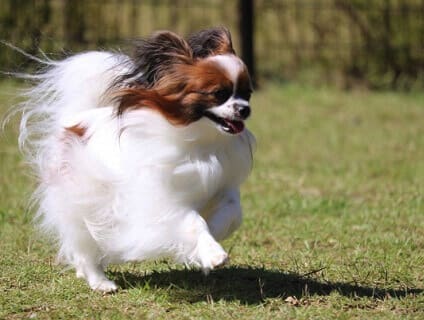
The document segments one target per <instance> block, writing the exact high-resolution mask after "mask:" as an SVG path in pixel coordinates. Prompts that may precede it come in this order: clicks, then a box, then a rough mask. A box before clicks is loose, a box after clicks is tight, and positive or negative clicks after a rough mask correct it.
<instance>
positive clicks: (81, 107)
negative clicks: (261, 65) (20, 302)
mask: <svg viewBox="0 0 424 320" xmlns="http://www.w3.org/2000/svg"><path fill="white" fill-rule="evenodd" d="M182 44H183V45H184V43H182ZM187 50H190V48H188V47H187ZM186 53H187V52H186ZM228 59H229V58H228ZM228 59H227V60H228ZM234 59H236V58H234ZM35 60H37V61H38V62H39V63H41V64H42V65H43V68H42V69H41V70H40V71H39V72H38V73H36V74H34V75H29V76H24V77H25V78H27V79H29V80H31V81H32V82H34V83H35V85H34V86H32V87H31V88H30V89H28V90H27V91H26V92H25V94H24V97H25V98H26V101H25V102H24V103H23V104H21V105H20V106H18V107H17V108H16V109H15V112H21V113H22V120H21V126H20V136H19V144H20V146H21V147H22V149H24V150H25V153H26V154H27V157H28V160H29V162H30V163H31V164H32V165H33V167H34V171H35V172H36V175H37V179H38V182H39V187H38V189H37V191H36V193H35V198H36V199H37V201H38V203H39V210H38V215H39V217H40V218H41V220H42V225H43V227H44V228H45V229H46V230H47V231H49V232H50V233H52V234H53V235H54V236H55V237H56V239H57V241H58V243H59V247H60V250H59V257H60V258H61V260H62V261H64V262H65V263H67V264H70V265H71V266H73V267H75V268H76V271H77V276H79V277H84V278H85V279H86V280H87V282H88V283H89V284H90V286H91V287H92V288H93V289H97V290H102V291H111V290H115V289H116V285H115V284H114V283H113V282H111V281H109V280H107V279H106V277H105V275H104V273H103V270H102V268H103V267H102V266H105V265H107V264H108V263H111V262H122V261H133V260H144V259H151V258H157V257H161V256H170V257H172V258H174V259H175V260H177V261H180V262H183V263H187V264H192V265H196V266H199V267H201V268H202V269H203V270H205V271H207V270H209V269H212V268H214V267H216V266H218V265H220V264H222V263H223V262H225V260H226V257H227V255H226V253H225V251H224V250H223V249H222V247H221V246H220V245H219V244H218V243H217V242H216V240H220V239H223V238H225V237H227V236H228V235H229V234H231V233H232V232H233V231H234V230H235V229H236V228H237V227H238V226H239V225H240V223H241V207H240V195H239V191H238V189H239V185H240V184H241V183H242V182H243V180H244V179H245V178H246V177H247V175H248V173H249V171H250V169H251V166H252V148H253V147H254V138H253V136H252V135H251V133H250V132H249V131H248V130H247V129H246V130H244V131H243V132H242V133H240V134H238V135H234V136H233V135H225V134H222V133H220V132H218V130H217V128H216V125H214V124H213V123H212V122H211V121H210V120H208V119H206V118H201V119H199V120H198V121H194V122H190V123H189V124H188V125H184V126H175V125H173V124H172V123H170V122H169V121H168V120H167V119H166V118H164V117H163V115H161V113H160V112H156V111H155V109H154V108H153V109H151V108H135V109H130V110H128V111H126V112H124V113H122V114H119V113H118V110H119V103H120V101H117V100H116V91H119V90H122V89H124V90H128V89H129V88H132V87H133V85H132V84H129V81H135V80H134V79H132V80H131V77H126V75H130V74H132V75H135V74H137V73H140V72H143V71H145V70H137V63H136V62H135V61H134V60H133V59H131V58H130V57H128V56H126V55H123V54H117V53H110V52H100V51H93V52H88V53H82V54H77V55H74V56H71V57H69V58H66V59H64V60H62V61H52V60H49V59H39V58H35ZM227 60H225V61H227ZM139 63H140V61H139ZM227 64H228V63H227ZM238 64H239V62H238V60H237V65H238ZM238 68H240V67H238ZM152 70H155V71H154V73H155V74H156V72H157V71H158V69H154V68H153V69H152ZM160 70H161V71H160V72H162V73H163V72H164V71H163V70H164V69H160ZM237 70H238V69H237ZM150 75H153V73H151V74H150ZM146 76H147V77H148V76H149V72H148V73H147V75H146ZM151 80H152V79H150V80H149V81H151ZM146 81H147V80H146ZM152 81H153V80H152ZM136 82H137V81H135V83H136ZM146 87H148V86H146ZM215 239H216V240H215Z"/></svg>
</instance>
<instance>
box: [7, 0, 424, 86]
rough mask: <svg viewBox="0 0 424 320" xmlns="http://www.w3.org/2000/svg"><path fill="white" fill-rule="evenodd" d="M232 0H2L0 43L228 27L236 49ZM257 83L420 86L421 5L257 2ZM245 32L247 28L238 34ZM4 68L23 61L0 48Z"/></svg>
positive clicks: (79, 41) (344, 0)
mask: <svg viewBox="0 0 424 320" xmlns="http://www.w3.org/2000/svg"><path fill="white" fill-rule="evenodd" d="M238 2H239V0H197V1H185V0H172V1H171V0H156V1H142V0H121V1H117V0H102V1H99V0H91V1H86V0H61V1H58V0H38V1H35V0H31V1H30V0H2V1H0V25H1V26H2V28H0V39H4V40H7V41H9V42H12V43H14V44H15V45H17V46H19V47H21V48H24V49H25V50H26V51H29V52H31V53H37V51H38V48H41V49H42V50H44V51H45V52H53V53H57V52H61V51H74V52H75V51H81V50H87V49H89V48H97V49H98V48H102V47H106V48H108V47H113V46H115V47H118V46H121V47H125V46H126V45H127V44H128V43H127V42H126V40H128V39H134V38H137V37H145V36H147V35H149V34H150V33H152V32H153V31H154V30H159V29H169V30H173V31H175V32H178V33H181V34H189V33H191V32H194V31H196V30H199V29H202V28H207V27H210V26H216V25H224V26H227V27H228V28H229V29H230V30H231V31H232V34H233V39H234V43H235V46H236V48H237V51H238V52H239V53H240V45H239V44H240V41H239V39H240V31H239V25H238V21H239V15H240V12H238V6H237V3H238ZM254 17H255V18H254V20H255V32H254V34H253V37H254V43H255V54H256V61H255V63H256V66H257V74H258V76H259V78H261V79H263V78H267V79H269V78H272V79H279V80H281V79H283V80H293V79H296V80H298V81H304V82H308V83H314V84H316V83H319V84H322V83H323V82H325V83H331V84H333V85H334V84H335V85H336V86H340V87H343V88H351V87H369V88H376V89H385V88H396V89H405V90H407V89H411V88H423V87H424V54H423V43H424V39H423V35H424V23H423V21H424V3H423V2H422V0H386V1H378V0H374V1H369V0H314V1H308V0H284V1H283V0H256V1H255V6H254ZM243 32H246V30H243ZM0 63H1V65H2V69H5V68H7V69H16V68H18V69H19V70H21V69H22V67H28V61H25V60H24V59H19V58H18V57H16V55H14V53H13V52H10V51H7V50H1V47H0Z"/></svg>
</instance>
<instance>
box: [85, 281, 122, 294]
mask: <svg viewBox="0 0 424 320" xmlns="http://www.w3.org/2000/svg"><path fill="white" fill-rule="evenodd" d="M90 287H91V289H93V290H95V291H99V292H103V293H111V292H115V291H116V290H118V286H117V285H116V283H115V282H113V281H111V280H108V279H102V280H99V281H97V282H95V283H90Z"/></svg>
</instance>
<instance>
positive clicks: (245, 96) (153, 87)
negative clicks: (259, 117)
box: [119, 28, 252, 134]
mask: <svg viewBox="0 0 424 320" xmlns="http://www.w3.org/2000/svg"><path fill="white" fill-rule="evenodd" d="M134 65H135V68H134V70H133V71H132V72H131V73H130V74H128V75H127V76H126V77H125V79H124V80H123V81H125V82H126V86H127V88H125V89H122V90H121V93H119V96H120V106H119V113H123V112H125V111H126V110H127V109H135V108H143V107H148V108H152V109H154V110H157V111H159V112H160V113H161V114H162V115H163V116H164V117H166V118H167V119H168V120H169V121H170V122H171V123H173V124H176V125H189V124H191V123H192V122H195V121H198V120H200V119H202V118H206V119H208V120H209V121H211V122H212V123H213V124H214V125H215V126H216V127H217V128H218V129H219V130H220V131H222V132H225V133H228V134H238V133H240V132H242V131H243V129H244V120H246V119H247V118H248V117H249V115H250V106H249V100H250V95H251V92H252V86H251V80H250V77H249V73H248V71H247V68H246V66H245V65H244V63H243V62H242V61H241V60H240V59H239V58H238V57H237V56H236V55H235V53H234V49H233V48H232V44H231V37H230V34H229V32H228V31H227V30H226V29H222V28H219V29H209V30H205V31H201V32H199V33H196V34H194V35H192V36H191V37H190V38H189V39H188V40H187V41H186V40H184V39H183V38H181V37H179V36H178V35H176V34H174V33H171V32H159V33H157V34H155V35H153V36H152V37H151V38H149V39H147V40H144V41H141V42H140V43H139V44H138V46H137V47H136V54H135V58H134Z"/></svg>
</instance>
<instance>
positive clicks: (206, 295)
mask: <svg viewBox="0 0 424 320" xmlns="http://www.w3.org/2000/svg"><path fill="white" fill-rule="evenodd" d="M109 275H111V277H112V278H113V279H114V280H115V281H116V282H117V283H118V284H119V285H120V287H121V288H124V289H129V288H134V287H135V288H139V287H143V288H145V287H148V288H161V289H166V290H168V292H170V293H169V295H170V297H171V299H173V300H175V301H188V302H198V301H205V300H208V299H213V300H215V301H217V300H224V301H240V303H245V304H246V303H247V304H259V303H262V302H263V301H264V300H265V299H266V298H282V299H286V298H288V297H292V298H290V299H295V301H296V300H297V299H299V300H301V299H302V298H305V297H308V296H310V295H320V296H327V295H330V294H331V293H332V292H338V293H339V294H341V295H343V296H348V297H353V298H354V297H369V298H373V299H384V298H386V297H393V298H401V297H405V296H408V295H417V294H420V293H422V292H424V290H423V289H417V288H405V289H403V290H393V289H384V288H378V287H374V288H373V287H367V286H360V285H356V284H352V283H343V282H320V281H317V280H314V279H312V278H310V275H309V276H308V275H299V274H295V273H284V272H281V271H278V270H267V269H265V268H251V267H227V268H224V269H219V270H216V271H213V272H212V273H211V274H210V275H208V276H204V275H203V274H202V273H201V272H199V271H193V270H167V271H161V272H153V273H151V274H147V275H139V274H134V273H131V272H117V271H110V272H109Z"/></svg>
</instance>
